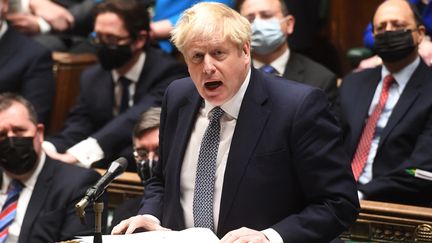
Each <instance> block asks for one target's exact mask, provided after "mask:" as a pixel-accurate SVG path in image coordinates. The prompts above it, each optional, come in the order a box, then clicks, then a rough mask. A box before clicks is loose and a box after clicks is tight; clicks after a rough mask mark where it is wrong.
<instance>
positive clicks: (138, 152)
mask: <svg viewBox="0 0 432 243" xmlns="http://www.w3.org/2000/svg"><path fill="white" fill-rule="evenodd" d="M133 140H134V141H133V144H134V157H135V160H136V161H137V162H139V161H141V160H152V161H156V160H159V155H158V148H159V128H153V129H150V130H148V131H147V132H145V133H144V134H143V135H142V136H141V137H135V138H134V139H133Z"/></svg>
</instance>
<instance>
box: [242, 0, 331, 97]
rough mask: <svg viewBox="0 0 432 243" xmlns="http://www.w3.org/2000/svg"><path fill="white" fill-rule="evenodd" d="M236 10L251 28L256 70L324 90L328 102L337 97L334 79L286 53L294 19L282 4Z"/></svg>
mask: <svg viewBox="0 0 432 243" xmlns="http://www.w3.org/2000/svg"><path fill="white" fill-rule="evenodd" d="M237 9H238V11H239V12H240V14H241V15H243V16H245V17H246V18H247V19H248V20H249V22H250V23H251V25H252V59H253V62H252V63H253V65H254V67H255V68H259V69H261V70H263V71H265V72H272V73H275V74H277V75H279V76H282V77H284V78H286V79H289V80H294V81H297V82H300V83H304V84H309V85H312V86H315V87H319V88H321V89H323V90H324V91H325V92H326V94H327V96H328V98H329V100H330V101H332V102H333V101H334V100H335V98H336V96H337V83H336V79H337V78H336V75H335V74H334V73H332V72H331V71H330V70H328V69H327V68H325V67H324V66H322V65H321V64H318V63H316V62H315V61H313V60H311V59H310V58H308V57H306V56H303V55H301V54H298V53H295V52H293V51H292V50H290V49H289V46H288V42H287V38H289V36H290V35H291V34H292V33H293V30H294V23H295V19H294V16H293V15H291V14H289V10H288V9H287V7H286V5H285V2H284V1H283V0H239V1H237Z"/></svg>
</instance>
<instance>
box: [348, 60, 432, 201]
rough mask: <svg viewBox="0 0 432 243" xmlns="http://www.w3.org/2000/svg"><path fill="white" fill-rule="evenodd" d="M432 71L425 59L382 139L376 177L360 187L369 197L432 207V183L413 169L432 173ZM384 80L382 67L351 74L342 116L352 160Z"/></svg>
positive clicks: (401, 97) (400, 99)
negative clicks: (376, 92) (411, 171)
mask: <svg viewBox="0 0 432 243" xmlns="http://www.w3.org/2000/svg"><path fill="white" fill-rule="evenodd" d="M431 77H432V70H431V69H430V68H428V67H427V66H426V65H425V64H424V63H423V62H421V63H420V65H419V66H418V67H417V69H416V70H415V72H414V73H413V75H412V77H411V78H410V80H409V81H408V83H407V85H406V86H405V89H404V91H403V93H402V94H401V96H400V98H399V101H398V102H397V104H396V105H395V107H394V109H393V111H392V114H391V116H390V118H389V120H388V123H387V125H386V127H385V128H384V130H383V131H382V135H381V138H380V142H379V145H378V150H377V154H376V156H375V159H374V161H373V168H372V181H370V182H369V183H367V184H365V185H359V188H358V189H359V190H360V191H362V192H363V193H364V194H365V196H366V199H370V200H378V201H387V202H396V203H406V204H416V205H423V206H430V203H431V199H432V183H431V182H429V181H426V180H422V179H418V178H414V177H413V176H410V175H408V174H407V173H406V172H405V169H407V168H420V169H425V170H430V171H432V163H431V161H432V149H431V144H432V98H431V94H432V82H431ZM380 80H381V66H380V67H377V68H374V69H368V70H365V71H362V72H358V73H352V74H349V75H348V76H347V77H345V79H344V81H343V82H342V86H341V88H340V108H341V109H340V113H341V114H340V116H341V121H342V125H343V130H344V137H345V144H346V148H347V151H348V154H349V156H350V158H352V157H353V156H354V153H355V150H356V148H357V144H358V142H359V140H360V136H361V133H362V131H363V126H364V124H365V121H366V119H367V117H368V110H369V107H370V104H371V102H372V98H373V96H374V93H375V89H376V87H377V85H378V83H379V81H380Z"/></svg>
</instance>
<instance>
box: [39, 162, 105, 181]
mask: <svg viewBox="0 0 432 243" xmlns="http://www.w3.org/2000/svg"><path fill="white" fill-rule="evenodd" d="M46 163H51V165H52V166H54V168H55V175H56V176H57V177H58V178H60V179H65V180H68V179H73V180H74V181H76V180H83V179H85V180H90V181H96V180H97V179H99V178H100V177H101V176H100V174H99V173H97V172H96V171H95V170H93V169H87V168H83V167H80V166H76V165H71V164H67V163H64V162H60V161H57V160H51V159H47V160H46Z"/></svg>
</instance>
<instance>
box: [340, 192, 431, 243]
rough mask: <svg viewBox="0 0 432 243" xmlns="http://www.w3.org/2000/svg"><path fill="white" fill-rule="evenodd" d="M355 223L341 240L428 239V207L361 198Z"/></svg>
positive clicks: (419, 240) (411, 240)
mask: <svg viewBox="0 0 432 243" xmlns="http://www.w3.org/2000/svg"><path fill="white" fill-rule="evenodd" d="M360 204H361V210H360V214H359V217H358V219H357V221H356V223H355V224H354V225H353V226H352V227H351V228H350V230H349V231H348V232H346V233H344V234H343V237H342V238H343V239H345V240H355V241H366V242H389V243H390V242H432V209H431V208H425V207H416V206H409V205H402V204H394V203H385V202H375V201H367V200H363V201H361V203H360Z"/></svg>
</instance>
